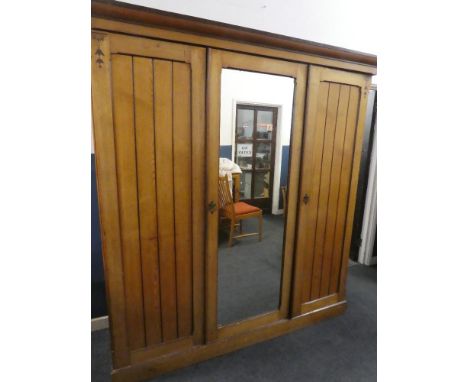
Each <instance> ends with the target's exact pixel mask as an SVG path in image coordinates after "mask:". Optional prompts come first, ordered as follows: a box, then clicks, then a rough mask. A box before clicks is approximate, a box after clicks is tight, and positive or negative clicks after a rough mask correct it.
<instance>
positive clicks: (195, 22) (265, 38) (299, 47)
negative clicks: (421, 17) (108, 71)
mask: <svg viewBox="0 0 468 382" xmlns="http://www.w3.org/2000/svg"><path fill="white" fill-rule="evenodd" d="M91 14H92V16H93V17H95V18H103V19H108V20H115V21H123V22H127V23H133V24H137V25H142V26H148V27H158V28H164V29H168V30H172V31H178V32H184V33H190V34H195V35H198V36H201V37H208V38H216V39H218V40H225V41H231V42H237V43H247V44H251V45H257V46H259V47H264V48H270V49H276V50H277V49H280V50H283V51H288V52H291V53H296V54H306V55H313V56H317V57H321V58H326V59H331V60H339V61H343V62H345V63H349V64H357V65H358V66H359V67H360V68H356V69H355V71H362V72H365V73H370V74H376V68H377V56H375V55H373V54H368V53H363V52H358V51H354V50H349V49H344V48H339V47H336V46H332V45H326V44H320V43H317V42H313V41H308V40H303V39H299V38H294V37H289V36H283V35H279V34H274V33H269V32H264V31H259V30H255V29H250V28H244V27H240V26H236V25H230V24H225V23H221V22H216V21H212V20H206V19H202V18H198V17H192V16H186V15H181V14H177V13H172V12H166V11H161V10H157V9H153V8H147V7H142V6H137V5H133V4H128V3H122V2H118V1H109V0H93V1H92V2H91ZM201 44H202V45H209V44H206V43H204V42H203V41H201ZM286 58H289V57H286ZM325 65H326V64H325Z"/></svg>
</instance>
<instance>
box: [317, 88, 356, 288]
mask: <svg viewBox="0 0 468 382" xmlns="http://www.w3.org/2000/svg"><path fill="white" fill-rule="evenodd" d="M349 91H350V87H349V86H346V85H341V86H340V100H339V105H338V116H337V119H336V128H335V139H334V144H333V157H332V165H331V175H330V192H329V195H328V211H327V217H326V227H325V234H324V244H323V254H322V269H321V277H320V291H318V285H316V288H317V289H316V291H317V292H318V293H319V297H324V296H327V295H328V287H329V283H330V268H331V261H332V256H333V247H334V243H335V240H334V239H335V228H336V215H337V207H338V195H339V190H340V176H341V165H342V159H343V145H344V141H345V132H346V117H347V114H348V104H349ZM317 292H316V293H317Z"/></svg>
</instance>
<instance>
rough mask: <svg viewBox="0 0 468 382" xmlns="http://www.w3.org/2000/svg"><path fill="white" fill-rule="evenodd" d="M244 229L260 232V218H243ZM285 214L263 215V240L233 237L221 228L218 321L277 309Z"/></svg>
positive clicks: (238, 318)
mask: <svg viewBox="0 0 468 382" xmlns="http://www.w3.org/2000/svg"><path fill="white" fill-rule="evenodd" d="M242 224H243V231H244V233H248V232H257V231H258V225H257V224H258V223H257V219H246V220H244V221H243V223H242ZM283 228H284V218H283V215H264V216H263V240H262V241H258V237H257V236H253V237H246V238H242V239H238V240H234V244H233V246H232V247H228V246H227V244H228V235H227V234H226V233H225V232H224V231H222V233H221V234H220V237H219V249H218V323H219V324H221V325H225V324H228V323H232V322H236V321H239V320H244V319H246V318H248V317H252V316H256V315H258V314H262V313H267V312H271V311H274V310H277V309H278V306H279V296H280V284H281V267H282V251H283Z"/></svg>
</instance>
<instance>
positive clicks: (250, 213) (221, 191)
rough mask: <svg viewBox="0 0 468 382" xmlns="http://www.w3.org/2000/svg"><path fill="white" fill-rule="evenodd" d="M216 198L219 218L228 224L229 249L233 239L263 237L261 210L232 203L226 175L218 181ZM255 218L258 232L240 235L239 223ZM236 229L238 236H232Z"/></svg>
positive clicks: (247, 205) (240, 203) (239, 203)
mask: <svg viewBox="0 0 468 382" xmlns="http://www.w3.org/2000/svg"><path fill="white" fill-rule="evenodd" d="M218 198H219V215H220V218H221V219H222V218H224V219H228V220H229V221H230V222H229V244H228V245H229V247H231V246H232V241H233V239H240V238H242V237H247V236H254V235H258V240H259V241H261V240H262V235H263V215H262V210H261V209H260V208H258V207H255V206H252V205H250V204H248V203H244V202H234V201H233V199H232V194H231V190H230V189H229V180H228V177H227V175H225V176H220V177H219V179H218ZM250 218H257V219H258V232H252V233H245V234H243V233H242V225H241V222H242V220H244V219H250ZM236 227H240V229H239V230H240V235H237V236H234V232H235V230H236Z"/></svg>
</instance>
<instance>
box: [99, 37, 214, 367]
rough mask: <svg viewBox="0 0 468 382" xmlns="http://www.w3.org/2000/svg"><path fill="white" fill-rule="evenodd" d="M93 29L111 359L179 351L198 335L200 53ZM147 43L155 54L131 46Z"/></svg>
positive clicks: (121, 362)
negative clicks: (94, 31) (110, 327)
mask: <svg viewBox="0 0 468 382" xmlns="http://www.w3.org/2000/svg"><path fill="white" fill-rule="evenodd" d="M95 36H99V40H97V39H94V40H93V48H94V52H95V54H93V62H92V65H93V73H94V74H93V75H94V77H93V97H94V94H96V95H97V96H98V97H99V99H98V100H96V102H93V118H94V119H95V121H96V122H95V123H94V124H95V125H96V131H95V135H96V137H97V141H96V160H97V161H99V163H101V165H100V168H101V170H100V174H98V181H100V180H101V181H100V184H101V185H103V186H101V188H100V190H99V193H100V198H102V199H104V201H103V202H102V203H101V202H100V208H101V210H100V214H101V218H102V222H103V223H104V224H102V226H101V229H102V233H103V242H105V243H108V245H109V247H110V248H113V249H114V251H115V253H109V252H108V251H107V247H105V248H103V252H104V255H105V258H106V259H107V260H106V262H105V263H106V278H108V279H109V277H110V279H109V280H108V292H109V296H111V297H110V298H109V299H108V303H109V310H110V312H111V325H113V326H112V331H113V333H112V336H113V351H114V358H113V362H114V367H124V366H126V365H129V364H131V363H135V362H143V360H146V359H150V358H151V357H155V356H157V355H161V354H163V353H165V352H167V351H175V350H182V349H184V348H187V347H188V346H192V345H193V343H194V342H196V343H200V341H201V339H202V338H203V336H204V332H203V316H202V312H203V289H202V288H203V248H204V237H203V233H204V230H203V227H204V225H205V224H204V214H203V213H202V211H203V206H200V199H203V198H204V195H203V192H204V183H205V182H204V178H203V167H201V166H203V164H204V137H205V127H204V124H203V123H204V117H203V114H204V86H203V83H204V65H205V52H204V50H203V49H201V48H193V47H187V46H182V47H181V46H178V45H177V46H176V45H174V44H165V43H163V42H161V44H159V43H158V42H155V41H153V42H148V41H143V42H142V41H140V40H139V39H135V38H130V37H128V36H127V37H125V39H123V40H121V41H120V39H121V36H116V35H105V34H104V35H95ZM104 40H105V42H106V44H105V45H104ZM116 41H120V45H119V44H116ZM148 44H149V45H151V44H153V45H151V46H153V47H154V49H153V50H152V51H151V55H152V56H155V57H142V56H139V55H137V54H138V53H142V51H141V49H144V48H145V46H147V45H148ZM112 47H114V49H115V48H116V47H120V48H122V47H125V49H126V50H125V52H123V53H125V54H120V53H115V52H114V53H112ZM161 47H164V49H163V50H160V49H159V50H158V48H161ZM173 48H174V51H173V52H172V53H173V54H172V56H171V49H173ZM104 49H105V50H104ZM121 50H122V49H121ZM181 52H183V53H184V56H183V59H184V60H183V62H181V61H179V59H180V58H181V57H180V53H181ZM159 53H160V56H161V57H162V58H163V59H159V58H157V56H158V54H159ZM102 58H104V60H102ZM168 58H173V60H168ZM104 65H105V66H104ZM95 79H96V82H95V83H94V81H95ZM106 97H107V98H106ZM101 105H102V110H98V109H97V107H99V106H101ZM104 113H105V114H104ZM109 169H111V170H112V169H113V171H109ZM194 175H195V176H194ZM193 201H196V203H197V205H194V203H193ZM195 219H196V221H195ZM108 235H109V236H108ZM106 237H109V238H110V239H111V240H109V239H108V240H105V238H106ZM119 277H120V278H119ZM200 296H201V297H200ZM194 312H196V313H194ZM195 315H196V317H195ZM171 349H173V350H171Z"/></svg>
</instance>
